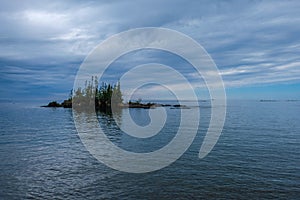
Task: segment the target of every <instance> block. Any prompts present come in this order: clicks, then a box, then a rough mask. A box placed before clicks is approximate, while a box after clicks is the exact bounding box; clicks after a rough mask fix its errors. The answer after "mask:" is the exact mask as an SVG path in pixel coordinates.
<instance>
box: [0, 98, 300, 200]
mask: <svg viewBox="0 0 300 200" xmlns="http://www.w3.org/2000/svg"><path fill="white" fill-rule="evenodd" d="M200 109H201V120H200V128H199V131H198V134H197V137H196V139H195V141H194V143H193V144H192V146H191V147H190V148H189V149H188V151H187V152H186V153H185V154H184V155H183V156H182V157H181V158H180V159H179V160H177V161H176V162H175V163H173V164H171V165H170V166H168V167H166V168H164V169H162V170H159V171H156V172H151V173H146V174H129V173H123V172H119V171H115V170H112V169H110V168H108V167H106V166H105V165H104V164H102V163H100V162H98V161H97V160H96V159H95V158H94V157H93V156H91V155H90V153H89V152H88V151H87V150H86V148H85V147H84V145H83V144H82V142H81V140H80V139H79V136H78V135H77V132H76V129H75V126H74V122H73V119H72V111H71V110H69V109H62V108H58V109H47V108H38V107H33V106H31V107H28V106H23V105H17V104H14V105H11V104H5V105H2V106H1V109H0V126H1V127H0V159H1V162H0V169H1V170H0V199H24V198H33V199H53V198H58V199H83V198H84V199H116V198H120V199H174V198H181V199H193V198H195V199H198V198H205V199H207V198H230V199H233V198H234V199H241V198H243V199H249V198H251V199H257V198H283V199H297V198H298V197H299V192H300V189H299V188H300V183H299V180H300V167H299V163H300V157H299V152H300V142H299V141H300V135H299V132H300V125H299V123H298V122H299V121H300V116H299V111H300V110H299V109H300V104H299V102H270V103H266V102H264V103H261V102H256V101H234V102H229V105H228V114H227V118H226V124H225V127H224V130H223V133H222V135H221V137H220V140H219V141H218V143H217V145H216V146H215V148H214V149H213V151H212V152H211V153H210V154H209V155H208V156H207V157H205V158H204V159H202V160H199V159H198V151H199V147H200V145H201V142H202V140H203V136H204V134H205V133H206V130H207V127H208V122H209V116H210V109H209V106H207V107H205V105H204V106H203V107H202V108H200ZM137 112H139V113H137ZM143 112H145V113H143ZM147 112H148V111H146V110H134V109H133V110H132V111H131V115H139V116H144V117H136V118H134V120H142V121H140V122H139V123H140V124H143V125H147V123H149V118H148V116H147ZM144 114H145V115H144ZM167 114H168V119H167V121H166V124H165V126H164V128H163V129H162V131H161V132H160V133H159V134H157V135H156V136H155V137H150V138H145V139H139V138H134V137H132V136H130V135H127V134H125V133H123V132H122V131H121V129H120V128H119V127H118V126H117V122H116V121H115V120H114V118H113V117H112V116H109V115H106V114H103V113H97V117H96V119H97V123H99V124H100V125H101V127H103V129H104V130H105V134H106V135H107V137H108V138H109V139H110V141H112V142H113V143H114V144H116V145H118V146H119V147H122V148H124V149H127V150H128V151H134V152H149V151H153V150H156V149H159V148H161V147H163V146H164V145H166V144H167V143H168V142H169V141H171V140H172V138H173V137H174V135H175V134H176V132H174V129H176V128H177V127H178V122H179V121H178V120H179V119H180V110H177V109H167ZM83 115H86V116H85V117H84V118H86V120H93V118H91V117H90V116H89V115H88V114H83ZM122 116H123V114H122V113H120V117H119V118H118V119H119V120H120V121H119V122H118V123H120V124H122ZM143 120H145V121H143ZM147 120H148V121H147ZM187 128H188V127H187Z"/></svg>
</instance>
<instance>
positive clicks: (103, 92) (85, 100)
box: [42, 77, 187, 111]
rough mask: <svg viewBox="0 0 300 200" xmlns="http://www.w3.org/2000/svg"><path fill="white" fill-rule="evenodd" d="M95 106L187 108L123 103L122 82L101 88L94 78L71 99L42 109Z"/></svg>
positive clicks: (103, 109) (71, 94)
mask: <svg viewBox="0 0 300 200" xmlns="http://www.w3.org/2000/svg"><path fill="white" fill-rule="evenodd" d="M90 106H95V109H96V110H100V111H111V107H112V106H114V108H124V107H125V108H146V109H147V108H154V107H158V106H172V107H174V108H187V107H186V106H184V105H170V104H157V103H150V102H149V103H142V100H141V99H138V100H137V101H129V102H128V103H125V104H124V103H123V95H122V92H121V86H120V82H117V83H116V84H109V83H105V82H102V83H101V85H100V86H99V82H98V78H97V77H92V79H91V81H86V82H85V86H84V88H80V87H79V88H77V89H76V90H71V92H70V95H69V98H68V99H66V100H64V101H63V102H62V103H58V102H57V101H52V102H50V103H49V104H48V105H46V106H42V107H64V108H72V107H76V108H90Z"/></svg>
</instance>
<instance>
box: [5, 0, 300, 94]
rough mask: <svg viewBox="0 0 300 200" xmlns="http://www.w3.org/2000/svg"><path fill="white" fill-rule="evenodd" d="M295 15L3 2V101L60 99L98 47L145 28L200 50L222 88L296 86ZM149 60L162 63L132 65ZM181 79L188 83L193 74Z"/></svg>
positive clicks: (231, 5)
mask: <svg viewBox="0 0 300 200" xmlns="http://www.w3.org/2000/svg"><path fill="white" fill-rule="evenodd" d="M299 9H300V3H299V2H298V1H288V2H285V1H243V2H240V1H218V2H217V1H189V2H186V1H177V0H175V1H127V2H125V1H110V2H107V1H103V2H101V1H64V2H63V1H15V0H13V1H2V2H1V3H0V24H1V27H0V44H1V45H0V82H1V88H0V94H1V99H13V98H16V97H24V98H26V97H28V98H34V97H40V98H45V99H52V98H57V99H63V98H64V97H63V96H64V95H65V96H66V95H67V91H69V90H70V89H71V88H72V85H73V80H74V76H75V74H76V71H77V69H78V68H79V66H80V63H81V62H82V61H83V59H84V58H85V56H86V55H87V54H88V53H89V52H90V51H91V50H93V48H94V47H95V46H96V45H98V44H99V43H100V42H102V41H103V40H104V39H106V38H107V37H109V36H112V35H113V34H115V33H118V32H120V31H125V30H128V29H131V28H137V27H146V26H148V27H149V26H151V27H165V28H171V29H174V30H177V31H180V32H182V33H185V34H187V35H188V36H190V37H192V38H193V39H195V40H196V41H197V42H199V43H200V44H201V45H202V46H204V47H205V49H206V50H207V52H208V53H209V54H210V55H211V57H212V58H213V59H214V60H215V62H216V64H217V66H218V67H219V69H220V73H221V74H222V76H223V79H224V82H225V85H226V87H228V88H234V87H243V86H247V87H249V86H257V85H266V84H267V85H269V84H275V85H276V84H283V83H284V84H295V83H296V84H298V83H300V76H299V74H300V58H299V55H300V37H299V33H300V26H299V24H300V13H299ZM154 55H157V56H158V57H160V58H159V60H163V59H166V58H167V57H165V56H164V55H160V54H151V55H147V54H142V53H140V54H139V57H138V59H140V60H142V61H143V62H147V61H149V60H153V56H154ZM136 59H137V58H132V59H128V60H127V62H128V63H133V61H134V60H136ZM123 62H125V60H123ZM168 64H169V65H173V64H174V65H175V64H176V62H174V60H173V62H172V61H170V62H169V63H168ZM183 67H184V65H183V66H182V68H183ZM178 68H180V67H179V66H178ZM185 73H186V74H190V75H191V79H192V74H193V71H192V70H191V71H189V70H187V71H186V72H185ZM108 76H109V74H108ZM278 92H280V91H278ZM296 92H297V91H296ZM298 93H299V92H298ZM299 97H300V94H299Z"/></svg>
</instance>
